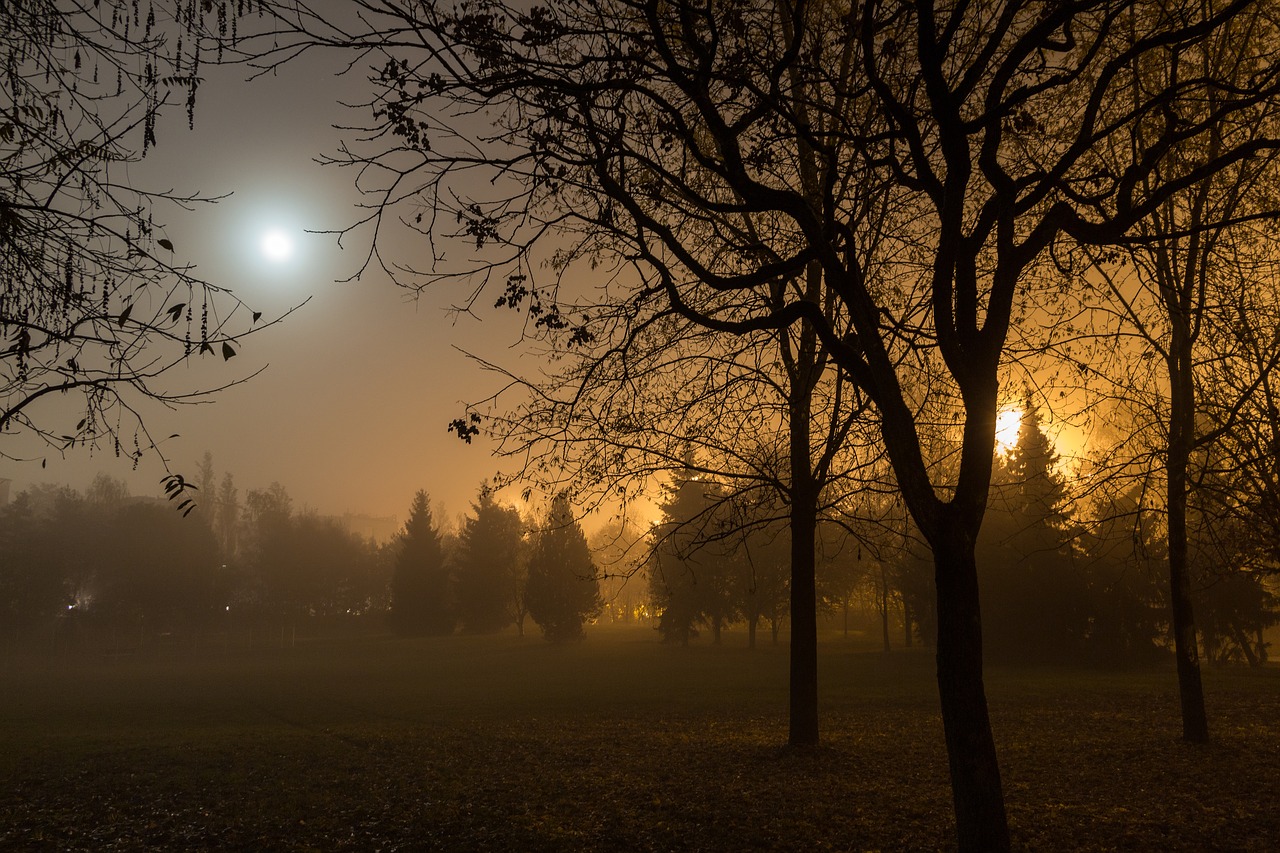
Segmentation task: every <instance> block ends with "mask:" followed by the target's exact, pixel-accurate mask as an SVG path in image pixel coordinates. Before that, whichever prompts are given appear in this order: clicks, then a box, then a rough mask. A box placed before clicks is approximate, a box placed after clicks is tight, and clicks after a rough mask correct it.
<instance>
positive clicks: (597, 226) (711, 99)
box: [267, 0, 1280, 850]
mask: <svg viewBox="0 0 1280 853" xmlns="http://www.w3.org/2000/svg"><path fill="white" fill-rule="evenodd" d="M356 5H358V6H359V7H360V8H361V10H362V12H363V13H364V14H365V15H366V18H365V20H366V21H367V23H368V25H369V26H368V29H367V30H365V31H361V32H358V33H355V34H352V33H342V32H335V31H334V30H333V29H332V28H331V27H328V26H327V25H326V23H325V22H324V20H323V19H322V18H320V17H318V16H312V17H311V19H310V20H309V21H304V22H303V23H304V27H306V28H308V29H309V30H310V32H311V35H310V36H309V37H308V38H307V39H305V40H304V41H306V43H307V44H326V43H327V44H330V45H333V46H338V47H343V48H346V49H352V48H355V49H357V50H364V51H367V52H368V53H369V54H371V55H376V60H375V69H376V73H375V75H374V82H375V84H376V85H377V86H379V92H380V93H379V95H378V98H377V101H376V104H375V109H376V110H377V112H376V114H375V115H376V117H377V118H378V119H379V120H380V121H381V125H380V126H381V128H382V129H383V131H384V135H383V136H381V137H379V138H380V139H383V140H386V141H387V142H388V143H389V144H386V145H384V146H383V147H382V149H381V150H378V151H375V152H374V153H372V154H369V155H363V154H359V153H353V156H352V157H351V158H350V160H349V161H348V162H349V163H350V164H351V165H352V166H355V167H357V168H359V169H361V170H362V171H363V174H364V176H365V177H366V178H367V179H368V180H370V181H375V180H376V179H378V178H379V177H381V178H383V179H384V182H383V183H382V184H381V185H380V186H378V187H377V188H376V189H374V192H375V195H374V196H373V198H371V207H372V212H371V214H370V217H371V219H372V220H373V221H374V222H375V223H377V224H379V225H381V224H385V222H384V220H383V219H382V217H383V215H384V214H386V213H387V212H388V211H390V210H403V209H404V208H403V207H402V206H401V203H402V202H403V203H408V204H411V205H413V204H416V205H417V207H418V210H417V212H415V213H413V214H411V216H410V217H409V219H408V222H409V224H410V225H413V226H417V227H419V228H421V229H422V230H423V231H424V232H425V233H426V234H428V235H429V236H430V238H431V239H432V241H434V242H431V243H429V244H428V245H431V246H433V247H434V248H435V250H436V251H435V254H434V256H433V258H432V259H431V263H432V265H430V266H428V267H426V268H425V269H424V270H423V272H424V273H425V276H424V278H423V279H422V281H424V282H430V281H431V280H433V279H434V280H441V279H447V278H451V277H454V276H457V275H459V274H460V273H462V274H466V275H468V276H470V277H471V279H472V281H473V282H476V283H478V285H479V286H480V287H484V286H485V284H490V285H492V286H494V287H498V288H504V291H503V292H504V298H508V297H511V296H514V297H516V298H517V299H518V300H522V301H523V302H524V304H525V305H526V306H528V310H529V311H530V312H531V316H532V317H534V318H535V319H534V322H535V323H540V324H543V325H560V326H562V327H563V328H566V329H568V330H569V331H570V332H571V333H573V334H576V335H578V336H583V335H589V334H590V333H591V328H590V327H591V321H590V318H578V317H569V316H566V315H565V314H563V313H561V312H559V311H558V310H557V309H556V307H555V306H556V305H557V304H558V303H560V302H562V301H568V300H565V299H563V298H562V294H561V293H560V291H562V290H567V289H569V288H570V287H572V286H578V285H575V284H574V281H573V279H572V277H571V272H572V271H573V270H575V269H580V267H578V266H576V265H574V264H573V263H572V262H573V261H575V260H584V261H595V262H596V267H595V270H596V271H595V273H594V274H592V278H593V279H594V280H595V281H599V280H600V279H601V278H602V277H605V276H606V275H607V274H609V273H610V272H615V273H616V272H617V271H618V270H619V269H620V268H621V267H623V266H628V265H630V270H629V274H628V275H627V276H626V277H625V279H617V278H615V279H614V280H613V282H612V286H613V287H614V290H613V292H614V293H616V294H618V298H619V299H620V300H622V301H623V302H626V301H628V300H635V299H649V298H653V297H654V296H655V295H660V296H662V297H663V298H665V299H666V300H667V301H668V302H669V304H670V306H671V307H672V309H673V310H674V311H676V312H677V313H679V314H680V315H681V316H683V317H685V318H686V319H688V320H690V321H692V322H694V323H697V324H700V325H703V326H705V327H707V328H709V329H712V330H715V331H719V332H725V333H734V334H750V333H755V332H759V331H762V330H769V329H781V328H786V327H789V326H792V325H793V324H797V323H803V324H806V326H807V327H808V328H810V329H811V330H812V334H814V335H815V336H816V337H817V338H818V339H819V340H821V342H822V344H823V346H824V347H825V348H826V351H827V352H828V353H829V357H830V358H831V359H832V360H833V362H834V363H835V364H837V365H838V366H839V367H840V369H841V370H842V371H843V372H844V373H845V374H846V375H847V376H848V377H850V378H851V380H852V381H853V382H855V383H856V384H857V385H858V387H859V388H860V389H861V390H862V391H863V392H864V393H865V394H866V395H867V396H868V397H869V399H870V400H871V401H872V402H873V403H874V404H875V406H876V408H877V410H878V414H879V421H878V423H879V424H880V426H881V433H882V438H883V441H884V444H885V447H886V449H887V452H888V455H889V458H890V460H891V463H892V466H893V470H894V473H895V475H896V479H897V482H898V485H899V487H900V488H901V490H902V495H903V499H904V501H905V503H906V505H907V508H908V510H909V511H910V513H911V515H912V517H913V519H914V520H915V522H916V525H917V526H918V528H919V530H920V531H921V533H922V534H923V536H924V537H925V539H926V540H927V541H928V542H929V544H930V546H931V548H932V551H933V556H934V562H935V572H934V583H935V586H936V591H937V615H938V626H937V630H938V643H937V648H938V652H937V665H938V684H939V695H940V699H941V706H942V718H943V728H944V732H945V735H946V741H947V746H948V755H949V761H950V771H951V780H952V790H953V794H954V805H955V812H956V823H957V834H958V839H959V844H960V847H961V849H964V850H1001V849H1007V848H1008V846H1009V837H1008V829H1007V822H1006V818H1005V811H1004V798H1003V792H1002V786H1001V782H1000V771H999V765H998V762H997V759H996V752H995V745H994V740H993V737H992V734H991V726H990V721H989V716H988V710H987V701H986V696H985V688H984V685H983V670H982V632H981V619H980V608H979V601H978V583H977V568H976V562H975V555H974V544H975V541H976V538H977V534H978V530H979V527H980V526H981V523H982V517H983V512H984V509H985V505H986V500H987V494H988V489H989V484H990V479H991V472H992V455H993V454H992V451H993V447H994V442H995V420H996V409H997V403H998V400H999V390H1000V382H999V378H1000V371H1001V363H1002V359H1003V358H1004V356H1005V353H1006V345H1007V342H1008V340H1009V335H1010V332H1011V328H1012V326H1013V321H1014V317H1015V308H1016V307H1017V306H1019V304H1020V301H1021V300H1022V299H1024V298H1025V297H1026V295H1027V290H1026V286H1025V281H1024V278H1025V275H1026V274H1027V272H1028V271H1029V270H1030V269H1031V268H1032V267H1033V265H1034V264H1036V263H1037V262H1038V261H1039V259H1041V258H1042V257H1043V256H1044V254H1045V253H1046V251H1047V250H1049V249H1050V248H1051V247H1053V246H1055V245H1056V244H1058V243H1060V242H1063V241H1073V242H1076V243H1082V244H1087V245H1099V246H1101V245H1111V244H1115V243H1118V242H1120V241H1122V240H1124V239H1125V238H1126V235H1127V234H1128V233H1129V231H1130V230H1131V229H1132V228H1133V227H1134V225H1135V224H1136V223H1138V222H1140V221H1141V220H1143V219H1144V218H1146V217H1148V216H1149V215H1150V214H1152V213H1153V212H1154V211H1156V210H1157V209H1159V208H1160V206H1161V205H1162V204H1164V203H1166V202H1167V201H1169V200H1170V199H1172V198H1175V197H1179V196H1181V195H1183V194H1185V193H1187V192H1188V191H1191V190H1194V189H1195V188H1196V187H1197V186H1198V185H1199V184H1201V183H1202V182H1203V181H1205V180H1207V179H1209V178H1211V177H1213V176H1214V175H1215V174H1217V173H1218V172H1220V171H1222V170H1223V169H1225V168H1229V167H1230V166H1232V165H1234V164H1236V163H1239V162H1241V161H1242V160H1245V159H1247V158H1249V157H1250V156H1252V155H1254V154H1255V153H1258V152H1261V151H1266V150H1269V149H1270V148H1271V147H1272V144H1273V143H1272V141H1271V140H1269V139H1266V138H1261V137H1259V138H1256V139H1252V140H1238V141H1237V140H1233V141H1231V142H1230V143H1229V144H1226V145H1224V146H1222V147H1221V148H1219V149H1216V150H1214V151H1213V153H1212V154H1211V155H1209V156H1207V157H1205V158H1204V159H1203V160H1202V161H1199V162H1197V163H1196V164H1194V165H1193V166H1191V167H1189V168H1187V169H1186V170H1183V171H1179V172H1177V173H1176V174H1170V173H1169V172H1167V171H1166V170H1164V169H1163V168H1162V164H1163V163H1164V162H1165V159H1166V157H1167V155H1168V154H1169V153H1170V152H1172V151H1173V150H1175V149H1176V148H1178V147H1180V146H1185V145H1186V144H1187V143H1188V142H1189V141H1192V140H1197V139H1206V138H1208V137H1209V136H1210V135H1213V134H1215V133H1217V132H1218V128H1219V127H1220V126H1221V125H1222V124H1223V123H1224V122H1226V121H1230V120H1232V119H1233V118H1236V117H1241V116H1246V115H1247V114H1248V113H1249V112H1250V111H1251V110H1252V109H1254V108H1255V107H1256V106H1257V105H1258V104H1260V103H1263V102H1265V101H1266V99H1268V98H1270V97H1272V96H1273V95H1274V93H1275V91H1276V86H1277V75H1278V74H1280V69H1278V68H1277V66H1276V65H1274V64H1272V63H1269V62H1268V63H1260V64H1259V66H1258V72H1257V73H1256V74H1255V75H1254V76H1253V77H1251V78H1250V79H1249V80H1248V81H1247V85H1244V86H1238V85H1234V84H1235V83H1236V82H1237V81H1235V80H1232V81H1230V82H1231V83H1232V84H1233V85H1219V82H1220V81H1218V80H1215V79H1214V77H1213V75H1212V73H1210V74H1208V75H1205V74H1201V73H1199V71H1197V73H1196V74H1185V75H1184V74H1182V73H1181V72H1178V73H1177V76H1176V79H1175V80H1173V83H1172V87H1171V88H1164V89H1153V88H1150V87H1143V86H1134V85H1131V83H1132V82H1133V81H1134V80H1135V75H1138V74H1139V73H1140V70H1139V69H1140V68H1141V67H1142V66H1144V65H1146V64H1149V63H1162V62H1163V63H1168V62H1170V61H1171V58H1172V57H1173V56H1174V55H1176V54H1178V53H1179V52H1181V51H1186V50H1195V49H1196V48H1197V46H1198V45H1200V44H1202V43H1203V42H1205V40H1207V39H1210V38H1212V37H1214V35H1215V34H1216V33H1217V32H1218V31H1220V30H1221V29H1222V28H1223V27H1224V26H1226V25H1227V24H1229V23H1231V22H1232V21H1233V20H1235V19H1236V18H1237V17H1239V16H1240V15H1241V14H1243V13H1245V12H1247V11H1248V10H1249V9H1250V8H1251V7H1253V6H1254V5H1255V4H1253V3H1250V2H1247V0H1239V2H1231V3H1223V4H1222V5H1220V6H1215V5H1212V4H1204V3H1201V2H1200V0H1196V2H1190V0H1188V2H1185V3H1181V2H1180V3H1175V4H1172V5H1170V4H1168V3H1163V4H1154V3H1147V2H1141V1H1140V0H1102V2H1065V3H1061V2H1059V3H1041V2H1031V0H1025V2H1018V0H1010V2H1006V3H1003V4H1000V5H996V6H991V5H989V4H975V3H965V2H957V3H942V2H927V1H926V0H920V2H908V3H893V4H887V3H874V2H873V3H867V4H857V5H845V4H838V3H817V2H812V3H811V2H800V3H785V4H784V3H770V2H760V3H734V4H711V3H702V2H689V1H688V0H674V2H671V1H670V0H633V2H629V0H576V2H565V3H557V4H554V5H549V6H537V7H532V8H527V7H525V6H523V5H522V4H521V5H517V4H504V3H501V2H478V3H474V4H468V5H466V6H460V7H456V8H452V7H449V8H442V7H440V6H437V5H434V4H430V3H400V2H396V0H387V2H381V3H373V2H369V3H357V4H356ZM1264 30H1265V31H1264ZM1275 35H1276V34H1275V33H1274V32H1272V31H1271V30H1270V29H1269V28H1263V30H1259V31H1258V32H1256V33H1254V34H1253V35H1252V36H1251V39H1253V40H1254V42H1253V43H1255V44H1257V45H1259V46H1260V47H1259V50H1262V49H1263V48H1262V47H1261V46H1271V45H1277V44H1280V41H1278V40H1277V39H1276V38H1275ZM296 49H298V48H294V47H289V48H284V50H285V51H286V53H285V54H280V56H282V57H283V56H284V55H287V51H289V50H296ZM1268 49H1271V48H1268ZM267 61H268V62H269V61H271V60H270V58H269V57H268V59H267ZM1210 91H1213V92H1215V93H1216V94H1215V97H1217V98H1218V106H1217V108H1216V109H1214V110H1212V111H1210V112H1208V113H1204V114H1196V115H1190V116H1186V117H1182V116H1179V117H1178V118H1177V119H1176V120H1174V119H1173V117H1171V115H1170V112H1169V109H1170V106H1171V104H1173V102H1174V101H1175V100H1176V99H1180V98H1184V97H1193V96H1195V95H1196V93H1202V94H1207V93H1208V92H1210ZM1135 93H1137V94H1136V96H1135ZM1139 126H1141V127H1142V128H1143V129H1144V132H1142V133H1139V132H1137V128H1138V127H1139ZM1147 128H1150V131H1151V132H1149V133H1148V132H1146V129H1147ZM1119 140H1123V141H1125V142H1126V143H1129V144H1130V147H1129V149H1128V152H1129V156H1128V157H1127V158H1126V159H1125V160H1124V161H1123V162H1120V163H1118V164H1113V163H1111V162H1109V161H1107V159H1106V157H1105V156H1104V154H1108V153H1110V152H1112V151H1114V150H1117V149H1118V148H1119V146H1118V145H1113V144H1112V143H1113V142H1118V141H1119ZM482 177H483V179H481V178H482ZM797 177H798V179H797ZM852 185H865V186H871V187H877V188H883V192H884V193H886V194H887V195H888V199H887V204H886V209H887V210H889V211H891V215H892V221H893V227H892V229H891V231H890V236H888V237H886V236H885V235H884V233H883V232H882V231H880V230H877V231H876V232H874V234H873V236H874V238H875V239H876V240H877V241H878V242H879V243H880V249H879V250H878V251H885V250H888V252H889V256H890V257H893V258H894V263H895V267H896V268H897V269H898V270H899V271H900V272H899V274H897V275H893V276H891V277H886V276H884V275H882V274H880V273H881V270H879V269H878V268H870V269H869V268H867V267H866V266H864V264H863V262H862V261H863V259H864V258H865V257H866V256H867V254H868V253H867V251H865V247H863V246H862V245H861V244H862V241H863V240H864V239H865V238H866V236H867V234H866V231H865V230H864V227H863V226H864V221H863V214H864V213H865V207H864V206H862V205H859V204H850V203H849V200H850V196H849V194H848V193H847V192H846V190H847V188H848V187H850V186H852ZM367 186H368V184H367ZM746 220H749V221H750V222H751V223H753V227H750V228H745V227H743V225H742V223H743V222H744V221H746ZM451 237H452V238H453V240H452V241H451V240H450V238H451ZM464 241H470V244H471V245H474V247H475V248H476V249H489V250H490V251H489V252H486V253H484V258H483V260H479V261H477V263H474V264H467V263H463V264H462V266H463V267H466V269H460V268H459V267H458V266H456V265H454V266H450V263H449V260H450V258H453V257H456V252H455V253H454V254H451V255H450V256H449V257H448V258H446V257H444V250H445V249H446V248H447V249H449V250H450V251H451V252H452V251H453V250H462V251H465V246H466V245H467V244H466V242H464ZM552 242H554V245H555V247H556V248H555V251H554V256H552V254H551V251H552V250H551V243H552ZM886 244H887V245H886ZM539 251H546V252H547V254H546V255H543V256H539V254H538V252H539ZM545 258H551V259H552V260H553V261H554V263H553V264H552V266H551V267H550V270H551V276H550V280H546V279H542V280H539V279H538V277H537V275H536V274H537V273H538V272H539V271H542V272H544V273H545V272H546V270H547V269H548V268H547V267H544V266H542V260H543V259H545ZM611 261H612V265H610V262H611ZM601 265H604V266H603V267H602V266H601ZM399 271H400V272H406V271H405V270H403V269H401V270H399ZM409 272H412V271H409ZM803 276H812V279H811V280H812V281H814V282H815V283H816V286H817V287H818V292H819V293H820V294H823V297H822V298H819V299H818V300H817V301H815V300H814V299H813V298H812V295H811V291H809V290H808V289H804V290H802V291H800V292H798V293H787V294H785V295H784V296H783V297H782V298H781V299H779V300H775V301H772V302H770V301H769V300H767V299H754V300H753V299H751V298H749V297H750V296H752V295H759V294H764V293H770V292H772V289H773V288H776V287H777V285H778V283H779V282H785V281H792V280H797V279H799V278H801V277H803ZM827 294H829V295H830V298H831V299H832V300H833V303H834V307H835V310H834V311H829V310H827V307H828V306H827V304H826V302H825V295H827ZM744 309H745V310H744ZM926 379H927V381H925V380H926ZM922 395H924V396H927V397H928V398H929V399H921V397H922ZM926 404H928V405H926ZM947 407H950V414H951V415H952V416H953V418H945V419H943V420H942V421H938V420H936V419H934V417H933V414H934V413H936V412H938V411H939V410H940V409H945V408H947ZM926 413H927V414H928V417H924V416H922V415H924V414H926ZM464 426H465V425H464ZM957 428H958V431H959V432H960V434H961V440H960V445H959V447H960V449H959V460H958V465H956V466H955V467H954V469H953V470H955V471H956V472H957V473H956V476H955V477H954V478H946V479H939V478H938V477H937V476H936V475H937V474H938V472H939V471H941V470H944V469H942V468H939V467H937V466H934V465H931V460H930V459H928V458H927V456H926V448H927V447H928V446H930V443H931V441H932V439H933V437H934V436H935V435H936V434H938V433H941V432H945V431H953V430H955V429H957ZM797 538H799V537H797Z"/></svg>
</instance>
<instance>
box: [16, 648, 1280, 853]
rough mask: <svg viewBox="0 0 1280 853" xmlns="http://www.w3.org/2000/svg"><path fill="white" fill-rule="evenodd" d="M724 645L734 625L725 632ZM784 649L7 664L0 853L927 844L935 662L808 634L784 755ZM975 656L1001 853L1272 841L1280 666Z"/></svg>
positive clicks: (934, 783) (384, 651)
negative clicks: (1187, 703)
mask: <svg viewBox="0 0 1280 853" xmlns="http://www.w3.org/2000/svg"><path fill="white" fill-rule="evenodd" d="M730 639H740V638H730ZM786 685H787V655H786V646H785V644H783V645H779V646H776V647H772V646H766V647H764V648H761V649H757V650H756V651H755V652H750V651H748V650H746V649H744V648H741V647H739V646H735V645H732V644H731V643H730V642H726V645H724V646H721V647H713V646H710V645H706V644H701V645H695V646H693V647H690V648H687V649H681V648H671V647H668V646H663V645H661V644H659V643H657V642H656V641H655V639H654V634H653V632H652V631H651V630H648V629H644V628H635V629H625V630H624V629H617V630H598V629H597V630H595V631H594V632H593V633H591V634H590V635H589V637H588V639H587V641H585V642H583V643H580V644H573V645H568V646H560V645H553V644H548V643H545V642H542V641H541V640H540V639H537V638H534V637H529V638H524V639H521V638H518V637H516V636H514V634H503V635H498V636H490V637H465V636H463V637H447V638H438V639H420V640H394V639H390V638H387V637H346V638H334V639H327V640H315V639H308V640H304V639H299V640H297V641H296V642H286V643H284V644H283V646H281V644H279V643H277V644H276V645H275V646H274V647H271V648H262V647H257V648H237V647H234V646H230V647H227V648H219V647H218V646H216V645H209V646H206V647H204V648H203V649H200V650H196V651H192V650H189V649H185V650H184V649H163V648H158V647H151V648H149V649H147V648H144V649H142V650H139V651H138V652H136V653H133V654H125V655H101V654H89V653H77V654H61V655H42V656H33V655H26V654H18V653H16V652H12V651H10V652H8V653H6V654H5V655H4V657H3V658H0V848H3V849H19V850H28V849H34V850H43V849H48V850H103V849H129V850H135V849H166V850H172V849H219V850H250V849H254V850H259V849H267V850H335V849H349V850H379V849H381V850H495V851H496V850H546V851H552V850H600V851H604V850H636V851H666V850H680V851H685V850H689V851H692V850H702V851H717V850H797V851H799V850H938V849H949V848H951V847H952V846H953V845H954V841H953V833H952V827H951V819H952V817H951V794H950V790H949V787H948V784H947V778H948V777H947V772H946V755H945V751H944V748H943V744H942V730H941V723H940V721H939V717H938V711H937V698H936V686H935V684H934V681H933V660H932V656H931V655H930V654H929V653H927V652H923V651H918V652H914V653H913V652H902V651H899V652H894V653H893V654H890V655H887V656H886V655H882V654H880V653H878V652H873V651H868V650H866V648H865V647H864V646H862V645H860V644H859V643H856V642H845V641H840V640H836V639H831V640H829V641H827V642H824V644H823V646H822V657H821V689H822V709H823V727H824V731H823V738H824V745H823V746H822V747H820V748H819V749H817V750H814V751H790V750H786V749H784V748H783V747H782V744H784V743H785V740H786V712H787V691H786ZM1207 686H1208V699H1209V706H1210V712H1211V713H1212V714H1213V717H1214V723H1215V726H1214V728H1215V731H1216V732H1218V733H1219V734H1218V737H1217V739H1216V741H1215V742H1214V743H1213V744H1211V745H1209V746H1207V747H1191V746H1187V745H1185V744H1182V743H1181V742H1180V741H1179V734H1180V721H1179V719H1178V717H1177V704H1176V696H1175V690H1176V684H1175V680H1174V677H1173V673H1172V672H1171V671H1165V670H1161V669H1155V670H1144V671H1134V672H1128V671H1117V672H1090V671H1081V670H1070V669H1010V668H999V667H996V668H993V669H992V671H991V673H990V678H989V693H990V696H991V705H992V713H993V721H994V726H995V732H996V737H997V744H998V746H999V749H1000V756H1001V760H1002V762H1003V766H1004V773H1005V783H1006V788H1007V791H1008V800H1009V810H1010V817H1011V821H1012V826H1013V833H1014V840H1015V844H1016V845H1017V846H1019V847H1021V848H1023V849H1036V850H1156V849H1160V850H1188V851H1190V850H1210V849H1212V850H1269V849H1273V844H1274V841H1275V839H1276V838H1280V817H1278V816H1277V815H1276V813H1275V809H1274V808H1273V805H1274V803H1275V802H1276V799H1277V795H1280V774H1277V772H1276V768H1277V767H1280V727H1277V726H1276V725H1275V721H1276V720H1277V719H1280V670H1278V669H1276V668H1266V669H1264V670H1261V671H1243V670H1222V671H1213V672H1210V673H1209V674H1208V682H1207Z"/></svg>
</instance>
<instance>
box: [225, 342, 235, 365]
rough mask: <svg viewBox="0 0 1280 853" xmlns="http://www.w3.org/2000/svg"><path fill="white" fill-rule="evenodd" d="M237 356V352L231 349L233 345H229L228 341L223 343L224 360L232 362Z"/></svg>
mask: <svg viewBox="0 0 1280 853" xmlns="http://www.w3.org/2000/svg"><path fill="white" fill-rule="evenodd" d="M235 354H236V351H235V350H234V349H232V348H231V344H229V343H227V342H226V341H223V342H222V360H223V361H230V360H231V359H232V358H235Z"/></svg>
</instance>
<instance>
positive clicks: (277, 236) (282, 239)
mask: <svg viewBox="0 0 1280 853" xmlns="http://www.w3.org/2000/svg"><path fill="white" fill-rule="evenodd" d="M258 247H259V248H260V249H261V250H262V254H263V256H264V257H265V258H266V259H267V260H269V261H273V262H275V263H280V262H282V261H287V260H289V258H291V257H292V256H293V238H291V237H290V236H289V235H288V234H287V233H286V232H284V231H282V230H281V229H279V228H272V229H271V230H270V231H267V232H266V233H265V234H263V235H262V240H261V241H260V242H259V243H258Z"/></svg>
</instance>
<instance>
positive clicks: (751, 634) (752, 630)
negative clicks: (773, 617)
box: [747, 613, 760, 650]
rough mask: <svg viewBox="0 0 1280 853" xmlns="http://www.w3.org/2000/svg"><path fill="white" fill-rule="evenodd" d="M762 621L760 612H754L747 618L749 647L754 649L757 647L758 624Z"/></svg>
mask: <svg viewBox="0 0 1280 853" xmlns="http://www.w3.org/2000/svg"><path fill="white" fill-rule="evenodd" d="M759 623H760V614H758V613H752V614H751V616H750V617H748V618H747V648H748V649H752V650H754V649H755V647H756V626H757V625H758V624H759Z"/></svg>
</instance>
